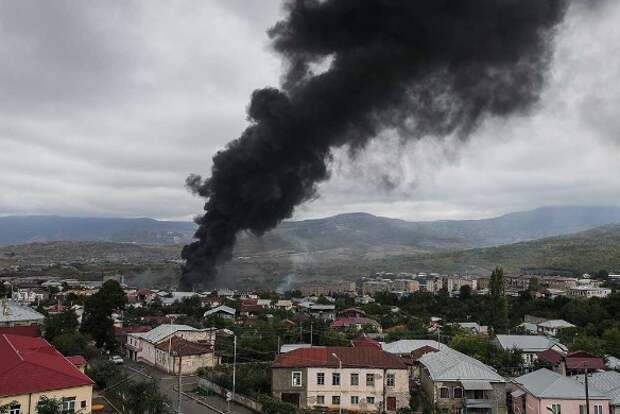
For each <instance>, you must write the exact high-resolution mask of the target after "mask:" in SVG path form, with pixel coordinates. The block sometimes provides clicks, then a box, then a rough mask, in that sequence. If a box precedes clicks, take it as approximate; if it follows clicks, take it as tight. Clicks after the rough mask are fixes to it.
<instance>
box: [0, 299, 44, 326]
mask: <svg viewBox="0 0 620 414" xmlns="http://www.w3.org/2000/svg"><path fill="white" fill-rule="evenodd" d="M43 319H45V316H44V315H42V314H41V313H39V312H37V311H36V310H34V309H32V308H29V307H28V306H21V305H18V304H17V303H15V302H13V301H10V300H9V301H5V302H2V303H0V323H2V324H6V323H16V322H24V321H33V322H37V323H38V322H43Z"/></svg>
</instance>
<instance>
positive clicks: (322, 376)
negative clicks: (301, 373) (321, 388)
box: [316, 372, 325, 385]
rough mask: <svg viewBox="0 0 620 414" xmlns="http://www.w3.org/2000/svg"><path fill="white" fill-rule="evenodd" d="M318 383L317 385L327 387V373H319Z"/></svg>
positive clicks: (317, 375)
mask: <svg viewBox="0 0 620 414" xmlns="http://www.w3.org/2000/svg"><path fill="white" fill-rule="evenodd" d="M316 383H317V385H325V373H324V372H317V374H316Z"/></svg>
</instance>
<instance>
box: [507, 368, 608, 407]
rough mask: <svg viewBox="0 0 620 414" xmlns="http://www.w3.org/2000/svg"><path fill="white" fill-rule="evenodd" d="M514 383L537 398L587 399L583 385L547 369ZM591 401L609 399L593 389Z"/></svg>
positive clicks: (531, 373) (517, 379) (520, 378)
mask: <svg viewBox="0 0 620 414" xmlns="http://www.w3.org/2000/svg"><path fill="white" fill-rule="evenodd" d="M514 382H515V383H517V384H520V385H521V386H522V387H523V388H524V389H525V390H526V391H527V392H529V393H530V394H532V395H533V396H535V397H537V398H561V399H565V400H582V399H585V398H586V392H585V387H584V386H583V384H581V383H579V382H578V381H577V380H575V379H573V378H571V377H565V376H563V375H560V374H558V373H556V372H553V371H550V370H548V369H546V368H543V369H539V370H538V371H534V372H530V373H529V374H525V375H522V376H520V377H518V378H515V379H514ZM590 399H593V400H605V399H607V397H606V396H605V395H604V394H603V393H602V392H601V391H599V390H597V389H595V388H591V389H590Z"/></svg>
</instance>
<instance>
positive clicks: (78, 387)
mask: <svg viewBox="0 0 620 414" xmlns="http://www.w3.org/2000/svg"><path fill="white" fill-rule="evenodd" d="M0 361H1V364H0V406H3V405H9V411H8V412H9V414H36V413H37V405H38V403H39V400H40V399H41V397H43V396H46V397H48V398H57V399H60V400H61V401H62V410H63V413H72V412H77V411H80V413H84V414H89V413H90V412H91V404H92V392H93V381H92V380H91V379H90V378H88V377H87V376H86V375H85V374H84V373H83V372H82V371H81V370H80V369H79V368H78V367H76V365H74V364H73V363H72V362H71V360H69V359H68V358H65V357H64V356H62V354H61V353H60V352H58V351H57V350H56V349H55V348H54V347H53V346H51V345H50V344H49V343H48V342H47V341H46V340H45V339H43V338H33V337H28V336H20V335H9V334H2V335H0ZM75 362H78V361H77V360H76V361H75Z"/></svg>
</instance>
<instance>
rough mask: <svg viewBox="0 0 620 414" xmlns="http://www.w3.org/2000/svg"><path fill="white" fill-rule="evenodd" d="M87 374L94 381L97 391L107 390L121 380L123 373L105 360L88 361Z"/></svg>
mask: <svg viewBox="0 0 620 414" xmlns="http://www.w3.org/2000/svg"><path fill="white" fill-rule="evenodd" d="M87 374H88V376H89V377H90V378H91V379H92V380H93V381H95V384H96V385H97V387H98V388H99V389H103V388H107V387H109V386H110V385H113V384H115V383H117V382H119V381H121V380H122V379H123V373H122V371H121V370H120V368H119V367H118V366H116V365H115V364H114V363H113V362H111V361H108V360H107V359H96V360H93V361H90V362H89V363H88V370H87Z"/></svg>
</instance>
